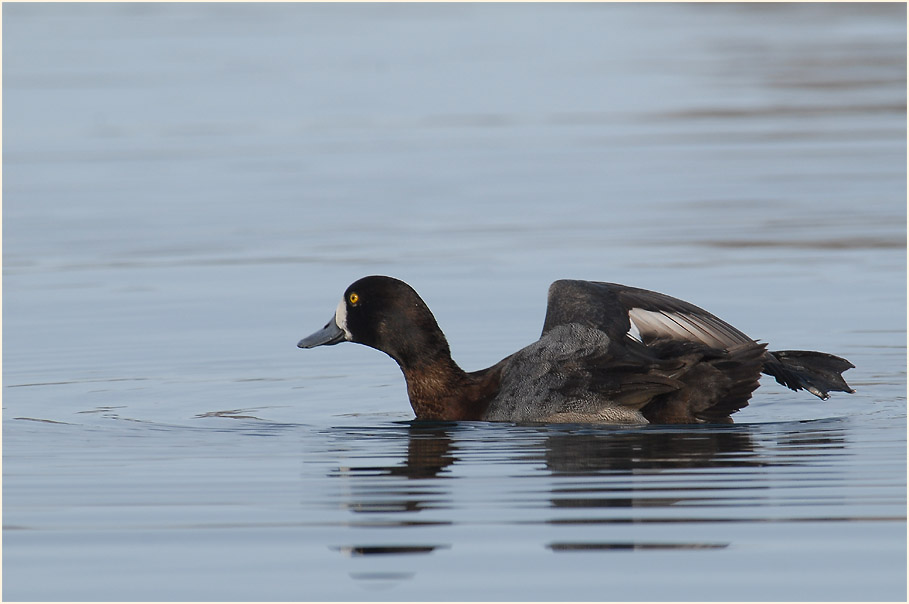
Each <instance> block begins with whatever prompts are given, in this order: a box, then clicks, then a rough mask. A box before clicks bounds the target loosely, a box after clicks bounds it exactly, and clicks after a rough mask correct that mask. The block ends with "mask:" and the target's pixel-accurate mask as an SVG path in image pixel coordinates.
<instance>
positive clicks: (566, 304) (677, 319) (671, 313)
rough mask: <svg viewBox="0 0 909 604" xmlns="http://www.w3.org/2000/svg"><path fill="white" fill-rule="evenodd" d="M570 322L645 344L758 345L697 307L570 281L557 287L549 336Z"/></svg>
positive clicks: (652, 294) (633, 291)
mask: <svg viewBox="0 0 909 604" xmlns="http://www.w3.org/2000/svg"><path fill="white" fill-rule="evenodd" d="M568 323H578V324H581V325H584V326H586V327H593V328H595V329H599V330H600V331H603V332H605V333H606V335H608V336H609V337H610V338H612V339H613V340H617V341H620V340H621V339H622V338H625V337H630V338H632V339H635V340H638V341H640V342H643V343H644V344H650V343H651V342H653V341H655V340H660V339H671V340H683V341H688V342H698V343H700V344H705V345H707V346H710V347H712V348H720V349H728V348H730V347H732V346H735V345H737V344H744V343H750V342H754V340H752V339H751V338H749V337H748V336H747V335H745V334H744V333H742V332H741V331H739V330H738V329H736V328H735V327H733V326H732V325H730V324H728V323H726V322H725V321H723V320H722V319H719V318H717V317H715V316H714V315H712V314H710V313H709V312H707V311H706V310H704V309H702V308H699V307H697V306H695V305H694V304H690V303H688V302H685V301H684V300H679V299H678V298H673V297H671V296H667V295H665V294H660V293H657V292H652V291H648V290H646V289H639V288H636V287H628V286H625V285H619V284H617V283H601V282H597V281H576V280H569V279H563V280H560V281H556V282H555V283H553V284H552V285H551V286H550V288H549V301H548V304H547V308H546V320H545V321H544V323H543V334H544V335H545V334H546V333H547V332H548V331H550V330H551V329H553V328H554V327H556V326H558V325H565V324H568Z"/></svg>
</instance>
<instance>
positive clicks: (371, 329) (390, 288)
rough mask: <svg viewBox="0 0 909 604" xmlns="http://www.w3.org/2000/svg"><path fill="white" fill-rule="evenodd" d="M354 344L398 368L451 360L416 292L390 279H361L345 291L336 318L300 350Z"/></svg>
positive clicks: (312, 336) (300, 344)
mask: <svg viewBox="0 0 909 604" xmlns="http://www.w3.org/2000/svg"><path fill="white" fill-rule="evenodd" d="M340 342H356V343H358V344H364V345H366V346H370V347H372V348H375V349H377V350H381V351H382V352H384V353H386V354H387V355H389V356H390V357H392V358H393V359H395V360H396V361H397V362H398V364H399V365H401V367H402V368H409V367H416V366H419V365H422V364H424V363H427V362H432V361H434V360H436V359H437V358H439V356H440V355H442V356H445V357H448V358H451V357H450V352H449V348H448V342H447V341H446V340H445V336H444V335H443V334H442V331H441V330H440V329H439V326H438V324H437V323H436V320H435V317H433V316H432V313H431V312H430V310H429V307H428V306H426V303H425V302H423V299H422V298H420V296H419V294H417V292H416V291H414V289H413V288H412V287H410V286H409V285H407V284H406V283H404V282H403V281H399V280H398V279H393V278H392V277H380V276H373V277H364V278H362V279H360V280H358V281H355V282H354V283H353V284H351V285H350V287H348V288H347V290H345V292H344V297H343V298H341V302H340V303H338V308H337V309H336V310H335V316H334V317H333V318H332V319H331V320H330V321H329V322H328V323H327V324H326V325H325V327H323V328H322V329H320V330H319V331H317V332H315V333H314V334H312V335H310V336H307V337H305V338H303V339H302V340H300V341H299V342H298V343H297V346H298V347H300V348H315V347H316V346H330V345H334V344H338V343H340Z"/></svg>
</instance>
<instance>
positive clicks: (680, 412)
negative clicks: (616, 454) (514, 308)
mask: <svg viewBox="0 0 909 604" xmlns="http://www.w3.org/2000/svg"><path fill="white" fill-rule="evenodd" d="M341 342H355V343H358V344H363V345H365V346H369V347H371V348H375V349H376V350H379V351H381V352H384V353H385V354H387V355H388V356H390V357H391V358H392V359H394V360H395V362H397V364H398V366H399V367H400V368H401V371H402V372H403V374H404V380H405V382H406V385H407V394H408V398H409V399H410V405H411V407H412V408H413V412H414V414H415V416H416V420H417V421H486V422H512V423H534V424H537V423H544V424H545V423H584V424H714V423H716V424H728V423H732V417H731V416H732V415H733V414H734V413H736V412H738V411H739V410H741V409H742V408H744V407H745V406H747V405H748V402H749V400H750V398H751V395H752V393H753V392H754V390H755V389H756V388H757V387H758V385H759V378H760V376H761V374H762V373H763V374H767V375H770V376H772V377H773V378H775V379H776V381H777V382H779V383H780V384H782V385H783V386H786V387H788V388H790V389H792V390H795V391H798V390H806V391H808V392H810V393H811V394H813V395H815V396H817V397H818V398H821V399H827V398H828V396H829V393H830V392H831V391H838V392H849V393H851V392H854V390H853V389H852V388H850V387H849V385H848V384H847V383H846V381H845V379H844V378H843V376H842V373H843V372H844V371H846V370H847V369H851V368H853V367H854V365H853V364H852V363H850V362H849V361H847V360H846V359H844V358H841V357H838V356H834V355H832V354H827V353H823V352H814V351H804V350H784V351H775V352H773V351H769V350H767V344H765V343H760V342H758V341H757V340H753V339H752V338H750V337H748V336H747V335H745V334H744V333H742V332H741V331H739V330H738V329H736V328H735V327H733V326H732V325H730V324H729V323H727V322H725V321H723V320H722V319H719V318H718V317H716V316H714V315H712V314H711V313H709V312H707V311H705V310H703V309H701V308H699V307H697V306H695V305H694V304H691V303H689V302H685V301H684V300H680V299H677V298H673V297H671V296H668V295H665V294H661V293H658V292H654V291H649V290H646V289H639V288H636V287H629V286H625V285H620V284H617V283H605V282H598V281H582V280H573V279H561V280H558V281H555V282H554V283H553V284H552V285H550V287H549V294H548V300H547V307H546V316H545V319H544V322H543V331H542V334H541V335H540V338H539V339H538V340H537V341H536V342H533V343H532V344H530V345H528V346H526V347H524V348H523V349H521V350H519V351H517V352H515V353H514V354H511V355H509V356H507V357H506V358H504V359H502V360H501V361H499V362H498V363H496V364H495V365H493V366H491V367H488V368H486V369H481V370H479V371H472V372H467V371H464V370H463V369H461V368H460V367H459V366H458V365H457V363H455V361H454V360H453V359H452V357H451V351H450V348H449V345H448V341H447V340H446V338H445V335H444V334H443V333H442V330H441V329H440V328H439V325H438V323H437V321H436V319H435V317H434V316H433V314H432V312H431V311H430V310H429V307H428V306H427V305H426V303H425V302H424V301H423V299H422V298H421V297H420V295H419V294H417V292H416V290H414V289H413V288H412V287H411V286H410V285H408V284H407V283H405V282H404V281H401V280H399V279H395V278H393V277H387V276H381V275H373V276H368V277H364V278H362V279H359V280H357V281H355V282H354V283H353V284H351V285H350V286H349V287H348V288H347V289H346V290H345V292H344V295H343V297H342V298H341V301H340V302H339V303H338V306H337V308H336V309H335V313H334V316H333V317H332V318H331V320H329V321H328V323H327V324H326V325H325V327H323V328H322V329H320V330H318V331H316V332H315V333H313V334H311V335H309V336H307V337H305V338H303V339H302V340H300V341H299V342H298V344H297V346H298V347H299V348H304V349H309V348H315V347H317V346H331V345H335V344H339V343H341Z"/></svg>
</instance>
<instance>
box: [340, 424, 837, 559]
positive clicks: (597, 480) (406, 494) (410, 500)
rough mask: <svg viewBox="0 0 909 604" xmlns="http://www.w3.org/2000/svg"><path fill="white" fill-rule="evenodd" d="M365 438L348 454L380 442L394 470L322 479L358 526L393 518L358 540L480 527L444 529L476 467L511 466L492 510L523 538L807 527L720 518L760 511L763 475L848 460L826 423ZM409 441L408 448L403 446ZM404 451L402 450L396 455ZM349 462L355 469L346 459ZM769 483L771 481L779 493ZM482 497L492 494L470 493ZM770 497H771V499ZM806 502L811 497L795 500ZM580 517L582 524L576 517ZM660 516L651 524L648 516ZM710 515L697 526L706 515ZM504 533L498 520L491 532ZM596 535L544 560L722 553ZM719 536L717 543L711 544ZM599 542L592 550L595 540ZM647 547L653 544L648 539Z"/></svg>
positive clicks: (417, 549) (401, 550)
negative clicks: (530, 534) (506, 513)
mask: <svg viewBox="0 0 909 604" xmlns="http://www.w3.org/2000/svg"><path fill="white" fill-rule="evenodd" d="M368 432H369V433H368V434H363V433H359V432H356V431H355V433H351V431H350V430H349V429H348V430H345V431H344V434H343V437H344V438H345V439H346V440H347V441H348V442H349V441H351V440H360V439H362V438H364V437H365V438H371V439H375V438H387V439H389V441H390V442H391V443H393V444H394V445H395V450H396V452H397V453H396V455H394V456H392V457H391V458H392V459H393V460H394V459H397V461H395V462H394V463H386V464H384V465H375V464H365V465H356V466H350V467H344V468H340V469H338V470H337V471H335V472H332V473H331V474H330V475H329V476H330V477H332V478H338V479H341V480H343V481H344V488H343V489H342V491H343V493H344V500H343V501H342V502H341V504H342V505H343V507H344V508H346V509H347V510H349V511H350V512H352V513H354V514H357V515H360V514H375V515H381V514H389V513H391V514H393V515H394V516H399V515H400V516H401V517H398V518H388V517H384V518H378V519H375V520H367V521H364V520H362V519H357V520H355V521H352V522H350V523H349V526H351V527H356V528H392V529H395V528H405V527H431V526H439V527H446V526H450V525H456V524H459V525H465V524H474V523H482V522H483V521H484V520H483V518H482V513H483V512H484V511H488V510H483V509H479V510H475V509H471V510H470V513H469V514H467V516H466V517H467V518H470V521H469V522H465V521H463V520H457V521H456V520H450V519H449V518H465V515H463V514H459V513H456V512H449V510H452V509H455V508H456V506H455V504H454V502H453V500H454V495H453V491H454V489H453V487H454V486H457V487H458V492H463V491H464V490H465V489H467V490H468V491H470V489H471V487H470V486H469V485H465V484H463V483H453V482H452V481H451V479H452V478H458V479H459V480H469V478H470V477H469V476H460V475H458V476H455V474H454V472H453V467H454V466H456V465H461V466H463V467H464V468H466V469H469V468H478V467H483V466H484V461H485V460H488V459H489V458H490V456H494V458H495V460H496V461H497V462H498V463H506V464H512V465H513V466H514V467H515V473H516V475H517V476H515V477H514V478H515V479H516V480H515V481H514V482H512V483H510V486H507V485H502V487H503V488H506V490H507V492H505V493H503V494H502V495H501V496H500V497H497V498H496V500H495V502H494V506H495V505H498V506H507V507H508V508H509V509H514V510H530V511H531V518H527V515H526V514H521V515H520V516H519V515H514V516H513V517H511V518H509V519H508V520H506V521H505V523H506V524H512V525H525V526H566V527H567V526H572V525H576V526H581V525H591V526H595V525H599V526H603V527H611V528H607V529H605V530H607V531H610V532H613V531H618V530H627V529H621V527H623V526H625V527H627V526H635V525H637V526H639V527H645V526H657V527H659V526H663V527H670V526H680V525H684V524H691V525H698V523H711V524H713V525H714V526H715V525H718V524H723V523H729V522H762V521H772V522H781V521H782V522H787V521H802V520H804V518H801V517H796V518H780V517H767V518H764V517H761V516H760V514H763V513H764V512H760V511H758V514H759V515H758V517H754V515H753V514H751V513H749V514H745V515H744V516H739V517H729V516H727V515H725V514H724V513H723V510H734V511H736V513H738V514H741V513H742V511H743V510H747V509H757V510H761V509H766V508H768V507H772V506H771V500H770V499H768V497H770V495H768V493H770V492H771V491H773V489H774V486H779V485H778V484H777V485H774V484H773V481H772V480H771V478H770V476H771V475H770V474H769V473H768V471H767V469H768V468H770V467H771V466H774V467H786V466H799V465H807V464H811V463H816V462H817V461H818V460H820V459H824V458H826V457H827V456H830V455H832V454H833V455H835V454H838V452H839V451H841V450H843V449H844V448H845V443H846V439H845V433H844V431H843V430H842V429H841V428H840V427H838V426H837V425H836V424H834V425H833V426H831V425H830V424H829V422H828V423H824V422H815V423H814V425H812V423H795V424H779V425H772V424H771V425H760V426H747V425H744V426H743V425H738V426H703V427H646V428H633V429H628V428H611V427H591V426H510V425H501V426H482V427H479V426H477V425H472V424H458V423H418V422H412V423H409V424H406V425H401V426H394V427H393V428H391V429H390V430H382V429H374V428H373V429H369V430H368ZM404 439H406V441H405V440H404ZM405 443H406V450H405V448H404V447H403V446H402V445H404V444H405ZM354 459H356V457H354ZM528 467H529V468H532V469H533V473H532V474H531V478H532V480H533V482H534V484H535V485H539V484H540V478H541V477H540V475H539V471H540V470H541V469H543V470H544V471H545V472H546V473H547V474H548V475H549V480H547V481H545V484H547V488H546V490H545V491H544V492H540V491H539V490H536V489H534V490H531V491H529V492H528V491H521V490H520V487H519V486H515V485H518V484H519V482H518V479H519V478H520V477H521V472H526V470H527V468H528ZM778 479H779V478H778V477H777V479H776V480H777V481H778ZM476 488H477V490H478V491H479V492H485V491H488V490H489V489H490V488H495V487H490V485H489V483H488V482H485V481H484V482H482V483H480V484H479V485H478V486H477V487H476ZM774 496H775V497H779V496H780V495H779V493H778V492H777V491H774ZM799 497H802V498H805V497H808V495H799ZM432 511H435V512H436V513H439V512H441V513H443V514H444V516H443V519H439V518H438V517H436V518H433V519H427V518H420V519H416V518H414V515H416V514H423V513H425V512H430V513H431V512H432ZM585 511H586V512H587V514H588V515H586V516H579V515H578V514H579V513H580V514H584V513H585ZM655 511H656V512H657V514H658V515H654V512H655ZM705 511H707V512H708V513H707V514H706V515H705V514H704V512H705ZM494 521H496V522H501V520H494ZM603 536H604V535H603V530H600V529H598V530H596V531H595V532H594V533H591V534H590V535H588V536H586V537H587V538H585V539H583V540H578V541H568V540H561V541H558V542H551V543H546V544H544V543H541V547H545V548H546V549H548V550H549V551H552V552H559V553H562V552H603V551H636V550H679V549H685V550H715V549H721V548H724V547H727V546H728V545H729V544H730V543H729V542H724V541H716V540H704V541H701V540H698V539H696V538H695V539H691V538H690V537H691V535H687V536H688V537H689V538H687V539H681V538H680V539H667V538H666V537H665V536H662V537H661V538H659V539H653V538H652V536H653V535H652V534H649V533H648V534H647V535H644V538H635V539H630V540H629V539H628V538H627V535H626V534H624V533H623V534H622V538H617V539H609V538H608V533H607V538H606V539H602V537H603ZM714 536H715V535H714ZM597 537H599V539H597ZM646 537H651V538H650V539H648V538H646ZM450 547H451V544H450V543H449V544H432V545H427V544H417V545H414V544H410V545H374V544H373V545H351V546H344V547H336V548H334V549H336V550H338V551H341V552H343V553H346V554H348V555H352V556H372V555H388V554H398V555H400V554H428V553H432V552H436V551H438V550H439V549H443V548H444V549H447V548H450Z"/></svg>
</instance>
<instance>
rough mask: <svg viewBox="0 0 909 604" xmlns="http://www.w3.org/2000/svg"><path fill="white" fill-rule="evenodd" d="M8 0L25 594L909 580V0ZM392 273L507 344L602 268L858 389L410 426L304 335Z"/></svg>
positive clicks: (493, 341)
mask: <svg viewBox="0 0 909 604" xmlns="http://www.w3.org/2000/svg"><path fill="white" fill-rule="evenodd" d="M2 10H3V93H4V94H3V115H4V122H3V131H4V134H3V176H4V180H3V328H4V329H3V388H2V392H3V525H4V531H3V546H4V548H3V571H4V574H3V578H4V583H3V594H2V595H3V598H4V599H6V600H55V599H66V600H211V599H215V600H306V599H320V600H337V599H343V600H359V599H367V600H369V599H375V600H427V599H428V600H435V599H445V600H471V599H474V600H475V599H483V600H486V599H522V600H539V599H547V600H572V599H576V600H577V599H580V600H584V599H587V600H590V599H593V600H642V599H644V600H653V599H670V600H689V599H697V600H724V601H725V600H809V599H810V600H878V599H888V600H905V598H906V79H905V77H906V50H905V49H906V8H905V6H904V5H899V4H895V5H894V4H890V5H767V6H757V5H394V6H389V5H339V6H333V5H318V4H315V5H211V4H205V5H201V4H200V5H165V4H162V5H148V4H144V5H143V4H131V5H117V4H98V5H76V6H70V5H54V4H12V5H11V4H5V5H4V6H3V8H2ZM374 273H378V274H391V275H394V276H397V277H399V278H402V279H405V280H406V281H408V282H410V283H411V284H412V285H414V286H415V287H416V288H417V290H418V291H420V292H421V294H422V295H423V296H424V298H425V299H426V301H427V303H428V304H429V305H430V307H431V308H432V309H433V310H434V312H435V313H436V316H437V318H438V319H439V322H440V324H441V326H442V328H443V329H444V330H445V331H446V333H447V334H448V336H449V340H450V343H451V346H452V350H453V353H454V356H455V358H456V360H458V361H459V363H460V364H461V365H462V366H463V367H465V368H466V369H469V370H472V369H478V368H481V367H485V366H488V365H490V364H492V363H494V362H496V361H498V360H499V359H501V358H502V357H504V356H506V355H508V354H510V353H511V352H513V351H515V350H517V349H518V348H520V347H522V346H524V345H526V344H528V343H529V342H531V341H532V340H533V339H535V337H536V336H537V335H538V334H539V330H540V327H541V325H542V318H543V313H544V311H545V297H546V296H545V293H546V288H547V287H548V285H549V283H550V282H551V281H552V280H554V279H557V278H562V277H569V278H586V279H597V280H607V281H615V282H620V283H628V284H632V285H638V286H641V287H647V288H651V289H656V290H659V291H664V292H667V293H670V294H672V295H676V296H679V297H682V298H684V299H688V300H691V301H692V302H694V303H696V304H698V305H701V306H704V307H706V308H708V309H709V310H711V311H712V312H715V313H716V314H718V315H719V316H721V317H723V318H725V319H727V320H729V321H730V322H732V323H733V324H735V325H736V326H737V327H739V328H741V329H742V330H744V331H745V332H746V333H748V334H750V335H752V336H753V337H756V338H761V339H762V340H765V341H769V342H770V343H771V346H772V347H773V348H776V349H792V348H809V349H817V350H824V351H828V352H831V353H834V354H839V355H842V356H845V357H847V358H849V359H850V360H851V361H852V362H853V363H854V364H855V365H856V369H853V370H851V371H849V372H848V374H847V378H848V379H849V381H850V384H852V385H853V387H855V388H856V389H857V391H858V392H857V393H856V394H854V395H851V396H850V395H845V394H839V395H834V397H832V398H831V399H830V400H828V401H819V400H817V399H815V398H814V397H812V396H810V395H806V394H804V393H792V392H789V391H787V390H785V389H783V388H782V387H780V386H778V385H777V384H775V383H773V381H772V380H771V379H767V380H765V382H764V385H763V387H762V388H761V389H760V390H759V391H758V392H757V393H756V395H755V397H754V399H753V401H752V405H751V406H749V407H748V408H746V409H745V410H743V411H742V412H741V413H739V414H738V415H737V416H736V421H737V423H736V425H733V426H724V427H711V426H703V427H695V428H692V427H684V426H683V427H659V426H652V427H646V428H634V429H628V428H613V427H591V426H513V425H507V424H482V423H463V424H430V425H421V424H413V423H412V422H411V421H410V420H411V419H412V413H411V412H410V409H409V405H408V403H407V398H406V392H405V389H404V384H403V379H402V377H401V375H400V372H399V371H398V369H397V367H396V366H395V365H394V363H393V362H392V361H391V360H390V359H388V358H387V357H385V356H384V355H381V354H380V353H377V352H375V351H373V350H370V349H367V348H365V347H360V346H354V345H342V346H336V347H331V348H325V349H317V350H312V351H301V350H298V349H296V348H295V343H296V342H297V340H298V339H299V338H300V337H302V336H304V335H307V334H309V333H310V332H312V331H313V330H315V329H316V328H319V327H321V326H322V325H323V324H324V323H325V321H326V320H328V318H329V316H330V315H331V313H332V312H333V309H334V307H335V305H336V304H337V299H338V297H339V296H340V295H341V293H342V292H343V290H344V288H345V287H346V286H347V285H348V284H349V283H350V282H352V281H353V280H355V279H357V278H359V277H361V276H363V275H366V274H374ZM50 578H53V580H50Z"/></svg>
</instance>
